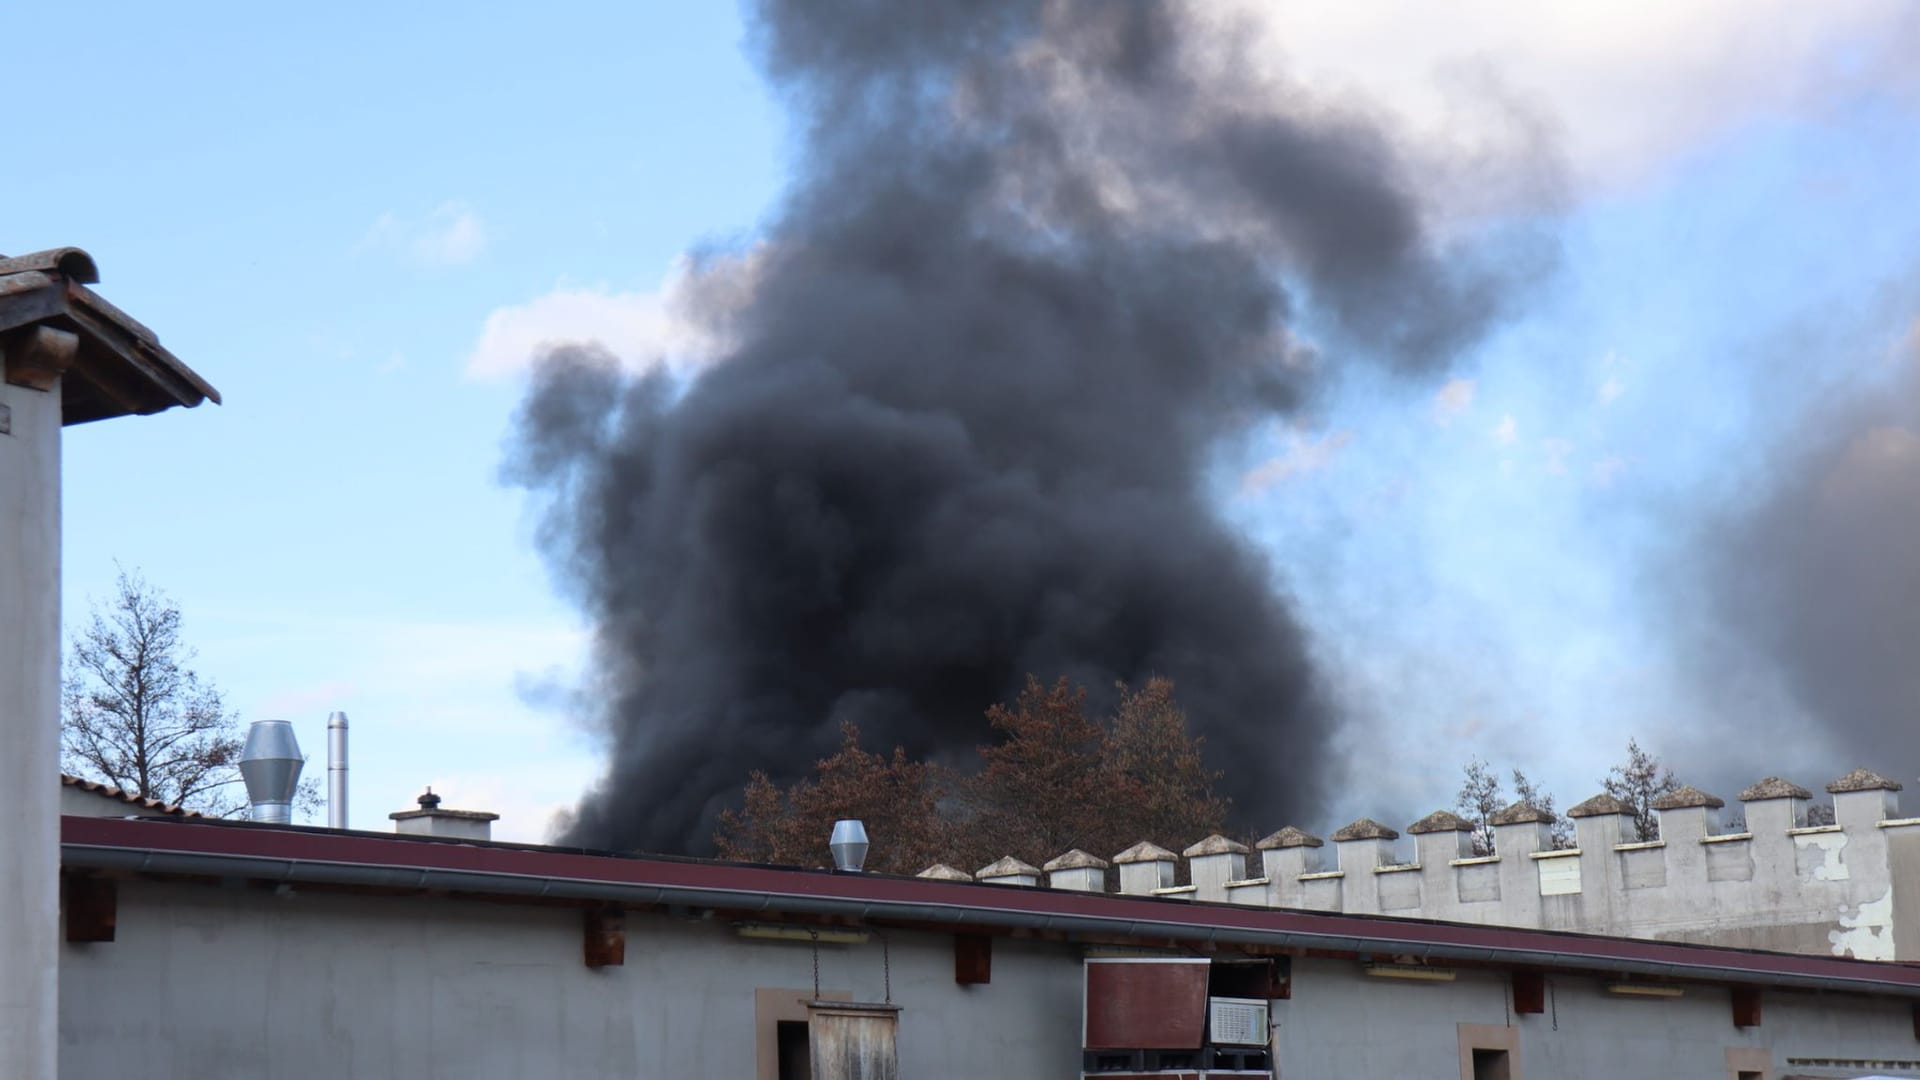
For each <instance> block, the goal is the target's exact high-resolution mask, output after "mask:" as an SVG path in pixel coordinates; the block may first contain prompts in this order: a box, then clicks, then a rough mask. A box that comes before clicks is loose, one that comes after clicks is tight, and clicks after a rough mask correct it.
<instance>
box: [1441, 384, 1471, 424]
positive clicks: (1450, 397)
mask: <svg viewBox="0 0 1920 1080" xmlns="http://www.w3.org/2000/svg"><path fill="white" fill-rule="evenodd" d="M1474 389H1475V387H1474V384H1473V380H1472V379H1449V380H1447V384H1446V385H1445V386H1442V387H1441V388H1440V389H1439V391H1438V392H1436V393H1435V394H1434V395H1433V419H1434V422H1435V423H1437V424H1439V425H1440V426H1441V427H1445V426H1447V425H1448V424H1451V423H1453V422H1454V421H1455V420H1456V419H1459V417H1460V415H1461V414H1462V413H1464V412H1466V411H1467V410H1468V409H1471V408H1472V407H1473V395H1474Z"/></svg>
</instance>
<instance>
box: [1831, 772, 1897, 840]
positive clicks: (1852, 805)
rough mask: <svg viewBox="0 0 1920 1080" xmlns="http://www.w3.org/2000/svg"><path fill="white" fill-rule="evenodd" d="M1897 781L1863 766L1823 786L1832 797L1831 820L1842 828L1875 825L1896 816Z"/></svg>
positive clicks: (1861, 828)
mask: <svg viewBox="0 0 1920 1080" xmlns="http://www.w3.org/2000/svg"><path fill="white" fill-rule="evenodd" d="M1899 790H1900V784H1898V783H1897V782H1895V781H1892V780H1889V779H1887V778H1886V777H1884V776H1881V775H1880V774H1878V773H1874V772H1869V771H1867V770H1866V769H1855V770H1853V771H1852V772H1850V773H1848V774H1847V775H1845V776H1843V777H1841V778H1840V779H1838V780H1835V781H1834V782H1833V783H1831V784H1828V785H1827V793H1828V794H1830V795H1832V796H1833V823H1834V824H1835V825H1838V826H1840V827H1841V828H1843V829H1847V830H1849V831H1852V830H1856V829H1857V830H1866V829H1872V828H1877V827H1878V826H1879V824H1880V823H1881V822H1883V821H1893V820H1895V819H1897V818H1899V816H1900V796H1899V795H1898V794H1897V793H1898V792H1899Z"/></svg>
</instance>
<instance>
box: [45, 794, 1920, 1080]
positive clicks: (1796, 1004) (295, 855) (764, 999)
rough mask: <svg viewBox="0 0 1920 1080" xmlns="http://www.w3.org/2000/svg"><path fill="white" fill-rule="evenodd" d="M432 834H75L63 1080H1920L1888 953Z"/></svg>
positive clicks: (253, 830) (1906, 995)
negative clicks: (1634, 1079) (1869, 957)
mask: <svg viewBox="0 0 1920 1080" xmlns="http://www.w3.org/2000/svg"><path fill="white" fill-rule="evenodd" d="M424 809H427V810H428V813H426V814H425V815H424V817H423V816H422V815H421V814H420V813H419V812H409V817H408V822H409V823H410V827H411V828H413V829H415V830H416V831H415V832H413V833H411V834H406V835H397V834H376V833H350V832H341V831H333V830H326V829H317V828H300V827H294V826H284V825H261V824H251V823H230V822H215V821H207V820H204V819H194V818H190V817H178V816H172V815H169V814H166V813H164V812H161V811H151V810H150V811H148V812H151V813H153V814H154V815H155V816H151V817H132V818H122V817H82V816H67V817H65V818H64V819H63V821H62V860H63V864H64V886H65V889H64V895H65V903H64V907H63V922H62V928H63V941H62V945H61V951H60V1050H61V1058H60V1061H61V1067H60V1072H61V1075H62V1076H67V1077H72V1078H74V1080H80V1078H83V1077H94V1076H100V1075H113V1076H117V1077H121V1078H124V1080H182V1078H186V1077H194V1078H202V1077H243V1076H244V1077H262V1078H271V1080H308V1078H311V1080H336V1078H341V1077H390V1076H417V1077H422V1078H442V1077H444V1078H448V1080H454V1078H458V1080H487V1078H521V1077H578V1078H596V1080H597V1078H615V1077H618V1078H622V1080H626V1078H632V1077H663V1078H664V1077H685V1076H698V1077H708V1076H715V1077H717V1076H736V1077H757V1078H761V1080H792V1078H795V1077H803V1076H805V1077H819V1078H823V1080H835V1078H842V1077H845V1078H853V1077H887V1078H891V1077H894V1076H939V1077H947V1076H953V1077H960V1076H992V1077H1007V1078H1011V1080H1020V1078H1026V1077H1032V1078H1035V1080H1039V1078H1043V1077H1044V1078H1057V1077H1061V1076H1073V1075H1076V1074H1079V1075H1082V1076H1092V1077H1104V1078H1109V1080H1115V1078H1124V1077H1137V1076H1144V1075H1154V1076H1174V1077H1189V1078H1195V1080H1197V1078H1199V1077H1203V1076H1238V1077H1269V1078H1271V1077H1274V1076H1280V1077H1286V1078H1289V1080H1296V1078H1297V1080H1314V1078H1327V1080H1334V1078H1340V1080H1345V1078H1353V1077H1394V1078H1408V1080H1419V1078H1435V1080H1439V1078H1445V1080H1454V1078H1461V1080H1482V1078H1516V1077H1528V1076H1532V1077H1555V1078H1562V1080H1581V1078H1595V1080H1598V1078H1603V1077H1604V1078H1607V1080H1613V1078H1615V1077H1619V1076H1659V1077H1713V1078H1716V1080H1718V1078H1722V1077H1724V1078H1726V1080H1783V1078H1786V1077H1859V1076H1867V1075H1897V1076H1920V968H1914V967H1910V966H1907V965H1902V964H1887V963H1877V962H1871V961H1864V960H1852V959H1841V958H1834V957H1829V956H1805V955H1794V954H1786V953H1773V952H1761V951H1745V950H1733V949H1726V948H1717V947H1709V946H1701V945H1691V944H1681V943H1671V942H1654V941H1642V940H1632V939H1623V938H1617V937H1601V936H1593V935H1581V934H1569V933H1561V932H1551V931H1543V930H1532V929H1514V928H1506V927H1491V926H1474V925H1467V924H1460V923H1445V922H1436V921H1428V920H1413V919H1404V918H1394V917H1382V916H1362V915H1350V914H1337V913H1331V912H1313V911H1295V910H1284V909H1277V908H1268V907H1265V906H1248V905H1239V904H1226V903H1208V902H1204V901H1198V900H1195V899H1193V898H1191V897H1189V896H1166V895H1163V896H1151V895H1146V896H1142V895H1111V894H1104V893H1097V892H1088V891H1080V890H1074V889H1067V888H1049V887H1044V886H1039V885H1037V884H1036V885H1032V886H1027V887H1017V886H1009V885H1004V884H983V883H976V882H966V881H950V880H938V879H934V878H902V877H886V876H879V875H871V874H862V873H848V872H832V871H811V870H801V869H791V868H776V867H763V866H751V865H739V864H724V863H714V862H707V861H697V860H684V859H666V858H650V857H633V856H618V855H611V854H606V853H598V852H589V851H579V850H569V849H560V848H551V847H532V846H525V845H511V844H500V843H493V842H489V841H486V840H481V839H477V838H475V837H476V834H475V833H474V832H473V826H472V822H471V819H468V818H449V820H448V821H447V822H446V824H447V827H448V829H449V830H451V831H452V833H453V834H442V833H440V832H439V831H438V829H437V828H436V820H435V817H434V808H424ZM450 813H457V812H450ZM454 834H457V835H454ZM822 840H823V848H824V841H825V838H824V837H823V838H822ZM880 840H881V842H884V838H880ZM1129 865H1139V864H1129Z"/></svg>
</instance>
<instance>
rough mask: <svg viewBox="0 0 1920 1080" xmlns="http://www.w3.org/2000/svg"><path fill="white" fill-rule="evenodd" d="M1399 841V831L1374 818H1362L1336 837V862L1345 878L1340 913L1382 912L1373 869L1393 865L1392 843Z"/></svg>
mask: <svg viewBox="0 0 1920 1080" xmlns="http://www.w3.org/2000/svg"><path fill="white" fill-rule="evenodd" d="M1398 839H1400V834H1399V833H1398V832H1395V831H1394V830H1392V829H1389V828H1387V827H1386V826H1385V825H1382V824H1380V823H1379V822H1377V821H1375V820H1373V819H1372V818H1361V819H1360V820H1359V821H1356V822H1354V823H1353V824H1351V825H1348V826H1347V827H1345V828H1343V829H1340V830H1338V831H1336V832H1335V833H1334V834H1333V850H1334V859H1335V861H1336V862H1338V863H1339V866H1340V870H1341V872H1342V873H1344V874H1345V875H1346V876H1345V877H1344V878H1342V879H1341V882H1340V885H1341V890H1340V891H1341V910H1343V911H1348V912H1355V913H1359V914H1376V913H1378V912H1379V910H1380V883H1379V875H1377V874H1375V873H1374V870H1375V868H1377V867H1381V866H1392V865H1394V861H1395V860H1394V857H1393V842H1394V841H1395V840H1398Z"/></svg>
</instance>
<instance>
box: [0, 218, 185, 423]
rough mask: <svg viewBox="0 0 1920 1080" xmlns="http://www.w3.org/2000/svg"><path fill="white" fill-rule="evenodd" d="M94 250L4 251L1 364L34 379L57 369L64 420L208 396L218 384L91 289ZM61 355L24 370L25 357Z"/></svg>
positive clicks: (20, 379)
mask: <svg viewBox="0 0 1920 1080" xmlns="http://www.w3.org/2000/svg"><path fill="white" fill-rule="evenodd" d="M98 280H99V271H98V270H97V269H96V268H95V266H94V262H93V258H92V256H90V255H88V254H87V253H86V252H84V251H82V250H80V249H79V248H53V249H50V250H47V251H38V252H34V253H33V254H31V255H22V256H19V257H16V258H10V259H9V258H0V367H4V368H5V374H6V378H7V381H9V382H15V383H21V384H23V385H33V384H34V380H37V379H46V380H47V382H48V383H49V384H50V383H51V379H52V377H54V376H58V378H59V385H60V394H61V412H62V423H63V424H64V425H68V426H71V425H73V424H84V423H88V422H90V421H94V420H105V419H109V418H112V417H116V416H128V415H135V414H146V413H156V412H160V411H162V410H164V409H170V408H174V407H176V406H182V407H186V408H192V407H194V406H195V405H198V404H200V403H201V402H203V401H212V402H214V403H216V404H218V403H219V401H220V392H219V391H217V390H215V389H214V388H213V387H212V386H211V385H210V384H209V383H208V382H207V381H206V380H205V379H203V378H201V377H200V375H199V374H198V373H196V372H195V371H194V370H193V369H192V368H190V367H188V366H187V365H186V364H185V363H183V362H181V360H180V358H179V357H177V356H175V355H173V353H171V352H169V351H167V349H166V348H165V347H164V346H162V345H161V344H160V338H159V336H158V335H156V334H155V333H154V332H153V331H152V330H150V329H148V328H147V327H146V326H144V325H142V324H141V323H140V322H139V321H137V320H135V319H134V318H133V317H132V316H130V315H128V314H127V313H126V312H124V311H121V310H120V309H119V308H117V307H115V306H113V305H112V304H111V303H109V302H107V300H106V299H105V298H104V297H102V296H101V295H100V294H99V293H96V292H94V291H93V290H92V289H90V288H88V287H87V286H88V285H89V284H92V283H93V282H96V281H98ZM42 353H44V354H48V355H54V354H57V364H58V370H44V369H39V365H40V364H41V363H42V362H41V361H38V360H34V361H31V362H32V363H33V364H34V365H35V368H36V370H25V366H26V364H27V363H28V361H26V360H24V359H23V358H27V357H32V356H34V355H35V354H42Z"/></svg>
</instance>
